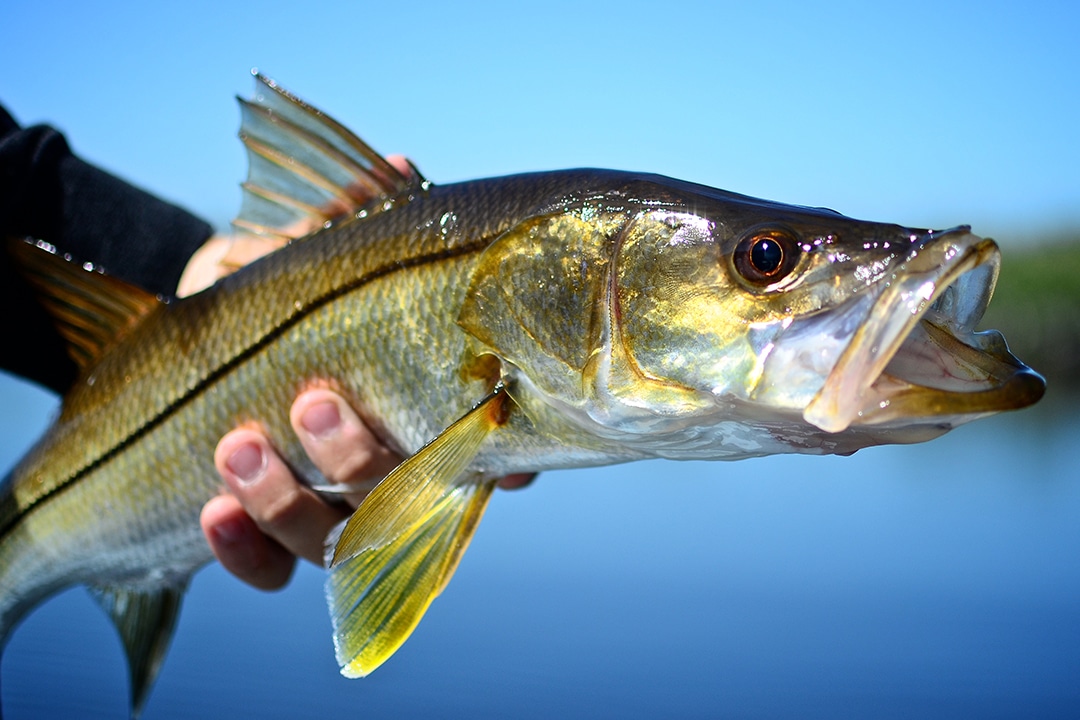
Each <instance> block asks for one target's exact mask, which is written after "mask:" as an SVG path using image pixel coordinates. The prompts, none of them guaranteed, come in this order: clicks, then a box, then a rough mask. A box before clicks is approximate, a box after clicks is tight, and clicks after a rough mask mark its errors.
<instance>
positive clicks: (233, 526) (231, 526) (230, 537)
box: [214, 520, 247, 545]
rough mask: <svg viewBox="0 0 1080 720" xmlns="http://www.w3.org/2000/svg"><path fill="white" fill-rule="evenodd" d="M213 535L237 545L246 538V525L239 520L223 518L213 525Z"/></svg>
mask: <svg viewBox="0 0 1080 720" xmlns="http://www.w3.org/2000/svg"><path fill="white" fill-rule="evenodd" d="M214 535H216V536H217V537H218V539H219V540H221V541H223V542H225V543H227V544H229V545H239V544H240V543H241V541H243V540H245V539H246V538H247V525H246V524H244V522H243V521H240V520H223V521H222V522H219V523H218V524H217V525H215V526H214Z"/></svg>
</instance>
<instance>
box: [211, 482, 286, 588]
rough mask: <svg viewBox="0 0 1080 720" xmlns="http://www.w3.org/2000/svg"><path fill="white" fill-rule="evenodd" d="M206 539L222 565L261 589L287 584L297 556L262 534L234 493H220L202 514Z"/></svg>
mask: <svg viewBox="0 0 1080 720" xmlns="http://www.w3.org/2000/svg"><path fill="white" fill-rule="evenodd" d="M199 524H200V525H202V530H203V534H204V535H205V536H206V542H207V543H208V544H209V545H210V549H211V550H212V551H213V553H214V556H215V557H216V558H217V559H218V561H219V562H220V563H221V564H222V566H223V567H224V568H225V569H226V570H228V571H229V572H231V573H232V574H233V575H235V576H236V577H238V578H240V579H241V580H243V581H244V582H246V583H248V584H249V585H253V586H255V587H257V588H259V589H260V590H277V589H278V588H281V587H284V586H285V583H287V582H288V581H289V577H290V576H291V575H292V571H293V567H295V566H296V556H294V555H293V554H292V553H290V552H289V551H288V550H286V549H285V548H283V547H282V546H281V545H280V544H279V543H277V542H276V541H274V540H273V539H271V538H269V537H267V536H266V535H264V534H263V532H262V530H260V529H259V527H258V526H257V525H256V524H255V521H254V520H252V519H251V518H250V517H249V516H248V514H247V513H246V512H245V511H244V507H243V506H242V505H241V504H240V501H239V500H237V499H236V498H235V497H233V496H232V495H219V496H217V497H215V498H213V499H212V500H210V502H208V503H206V505H204V506H203V509H202V514H201V515H200V516H199Z"/></svg>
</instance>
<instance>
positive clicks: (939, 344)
mask: <svg viewBox="0 0 1080 720" xmlns="http://www.w3.org/2000/svg"><path fill="white" fill-rule="evenodd" d="M260 80H261V81H262V83H263V84H262V86H260V87H261V91H262V92H265V93H267V96H268V97H267V98H266V100H265V105H266V106H267V107H268V108H269V110H268V111H265V112H264V111H263V110H262V109H261V107H262V106H261V105H260V104H259V103H256V104H252V105H250V106H248V108H247V109H248V112H249V113H251V114H253V115H252V116H251V117H248V118H247V119H246V120H245V128H247V129H249V130H251V133H252V134H251V135H249V136H248V138H246V141H247V143H248V147H249V150H251V151H252V153H253V162H254V164H256V165H257V164H258V163H260V162H261V163H264V164H265V163H270V164H274V163H275V162H277V161H278V160H280V159H281V158H282V157H288V158H295V157H306V155H304V153H303V152H301V151H302V150H304V148H307V149H308V150H310V147H320V146H326V145H332V144H334V143H338V142H339V141H340V143H342V144H343V145H348V146H349V147H353V148H355V147H360V145H362V144H360V145H357V143H360V141H359V140H358V139H356V138H355V137H354V136H352V135H351V134H350V133H348V132H347V131H345V130H344V129H343V128H340V126H337V124H336V123H333V122H332V121H330V120H329V119H328V118H325V116H322V115H321V114H319V113H317V112H314V111H312V109H311V108H308V107H307V106H305V105H303V104H302V103H300V102H299V101H296V100H295V99H294V98H292V97H291V96H288V95H287V94H286V93H283V92H281V91H278V90H277V89H276V88H275V86H273V85H272V83H269V82H268V81H266V80H265V79H262V78H260ZM259 123H263V125H265V126H267V127H269V131H267V130H266V127H263V128H262V133H263V134H262V135H260V134H259V132H260V130H259V127H258V126H259ZM275 132H277V133H278V134H279V135H281V134H282V133H283V134H284V136H285V139H283V140H282V139H281V138H280V137H278V136H276V135H275V134H274V133H275ZM275 137H278V141H277V142H276V144H275V140H274V138H275ZM311 137H314V138H315V140H312V139H311ZM282 145H284V146H287V147H284V148H282V147H280V146H282ZM275 148H276V149H275ZM298 148H299V149H298ZM334 148H338V149H335V150H334V151H333V152H330V151H328V150H326V149H325V147H324V148H323V150H322V152H323V154H324V155H327V156H333V157H334V158H336V157H337V155H340V154H343V153H346V151H347V150H348V148H345V149H340V148H339V146H338V145H334ZM365 148H366V146H362V148H361V153H360V154H361V155H363V150H364V149H365ZM368 152H369V151H368ZM365 157H366V156H365ZM380 161H381V159H378V158H377V159H376V160H375V161H374V163H373V164H374V170H371V169H370V168H368V169H367V170H366V171H365V172H367V173H368V174H369V175H371V176H374V177H375V178H376V180H374V181H372V182H374V183H375V184H376V185H378V182H379V178H378V176H380V173H381V174H382V175H383V176H385V174H386V172H387V171H386V170H385V167H386V166H385V164H381V163H380ZM313 162H314V161H313ZM279 164H281V163H279ZM286 164H287V163H286ZM353 164H363V163H362V162H361V161H360V160H357V161H355V162H353ZM254 173H255V171H254V170H253V174H254ZM326 174H330V173H326ZM358 176H361V177H364V178H367V176H366V175H364V174H363V172H359V171H358ZM256 177H262V178H266V177H274V175H273V173H272V172H270V171H266V170H264V171H263V174H262V175H256ZM384 179H385V178H384ZM328 184H329V183H314V185H317V186H319V187H321V186H322V185H328ZM339 184H340V183H339ZM384 186H385V187H383V189H382V190H381V191H378V192H369V193H367V195H365V196H363V197H364V198H365V202H363V203H360V202H357V203H356V205H357V206H358V207H355V208H351V209H349V211H348V213H347V214H346V215H343V216H339V217H337V219H335V220H334V221H333V222H332V223H327V226H326V227H325V228H323V229H321V230H319V231H318V232H315V233H312V234H310V235H308V236H306V237H304V238H303V239H300V240H297V241H295V242H293V243H291V244H290V245H288V246H287V247H285V248H283V249H282V250H279V251H277V252H275V253H272V254H271V255H269V256H267V257H266V258H264V259H262V260H260V261H258V262H256V263H254V264H252V265H250V266H248V267H246V268H244V269H242V270H241V271H239V272H237V273H235V274H234V275H232V276H230V277H228V278H225V279H224V280H222V281H220V282H219V283H218V284H216V285H215V286H213V287H212V288H210V289H208V290H206V291H204V292H202V293H200V294H198V295H195V296H193V297H190V298H186V299H183V300H179V301H174V302H170V303H168V304H158V303H155V302H152V301H150V300H147V299H145V298H143V299H142V300H141V301H139V302H135V303H133V304H132V306H130V307H122V308H119V309H115V308H111V309H110V308H102V307H100V305H95V306H94V307H93V308H92V312H91V315H93V316H94V317H100V316H102V315H103V314H105V313H106V312H114V314H115V316H116V317H118V318H120V320H123V319H124V318H125V317H129V318H130V322H127V323H125V322H121V321H118V320H116V319H115V318H114V319H113V320H110V323H111V328H110V329H111V330H112V331H114V338H115V339H114V340H112V341H109V340H106V341H102V342H100V343H99V345H100V347H97V346H96V345H94V343H93V342H90V343H89V346H90V347H91V350H90V351H88V355H89V358H90V359H89V361H88V362H87V363H86V366H85V368H84V371H83V374H82V376H81V378H80V380H79V382H78V384H77V386H76V387H75V388H74V389H73V390H72V391H71V393H70V394H69V395H68V397H66V398H65V400H64V405H63V409H62V412H61V414H60V416H59V418H58V419H57V421H56V423H55V424H54V426H53V427H52V429H51V430H50V431H49V433H48V434H47V435H46V436H45V438H43V440H42V441H41V442H40V443H39V444H38V445H37V446H36V447H35V448H34V449H33V451H31V453H30V454H29V455H28V456H27V457H26V458H25V459H24V460H23V461H22V462H21V463H20V464H19V466H18V467H17V468H16V469H15V470H14V471H13V473H12V475H11V476H10V478H9V479H8V481H7V483H6V484H5V485H4V493H3V495H2V497H0V636H3V635H6V634H7V633H9V632H10V629H11V628H12V626H13V625H14V624H15V623H16V622H17V621H18V619H19V618H20V617H21V616H22V615H23V614H24V613H25V612H27V611H28V610H29V609H30V608H31V607H32V606H33V605H35V604H37V603H38V602H40V601H41V600H42V599H43V598H44V597H46V596H47V595H48V594H50V593H52V592H54V591H56V590H57V589H59V588H62V587H65V586H68V585H72V584H86V585H88V586H91V587H92V588H94V589H95V592H96V594H97V596H98V598H99V600H101V602H102V604H103V606H104V607H105V609H106V610H107V611H108V612H109V613H110V615H111V616H112V617H113V619H114V621H115V622H116V623H117V626H118V628H119V629H120V632H121V635H122V637H123V638H124V642H125V647H126V649H127V652H128V656H129V661H130V663H131V665H132V687H133V694H134V697H133V702H134V705H135V706H136V707H138V706H139V705H140V704H141V701H142V699H143V698H144V697H145V691H146V688H147V687H148V685H149V683H150V682H151V681H152V679H153V676H154V673H155V672H156V667H157V662H158V661H159V660H160V658H161V655H162V654H163V653H164V651H165V648H166V646H167V642H168V638H169V635H170V633H171V629H172V623H173V621H174V620H175V617H176V612H177V608H178V605H179V597H180V594H181V593H182V590H183V587H184V586H185V584H186V582H187V579H188V578H189V577H190V575H191V574H192V573H193V572H194V570H195V569H196V568H197V567H199V566H200V565H202V564H203V563H205V562H207V561H209V560H210V559H211V555H210V552H209V549H208V547H207V546H206V543H205V541H204V539H203V537H202V534H201V531H200V529H199V521H198V517H199V512H200V510H201V508H202V506H203V505H204V504H205V503H206V501H207V500H208V499H210V498H211V497H213V496H214V495H215V494H217V493H219V492H221V491H222V487H221V483H220V480H219V478H218V475H217V473H216V471H215V469H214V465H213V455H214V448H215V445H216V443H217V441H218V440H219V439H220V437H221V436H222V435H223V434H225V433H226V432H228V431H229V430H231V429H233V428H235V427H236V426H237V425H240V424H244V423H253V424H256V425H258V426H259V427H261V428H262V429H263V430H264V431H265V432H266V434H267V435H268V437H269V438H270V439H271V441H272V443H273V444H274V446H275V447H276V448H278V450H279V451H280V452H281V453H282V454H283V455H284V456H285V457H286V458H287V460H288V461H289V462H290V463H292V464H293V466H294V467H296V468H298V469H300V470H301V471H302V472H303V473H305V474H306V475H307V477H308V478H309V479H311V480H312V481H313V482H316V483H317V477H318V476H317V472H316V471H315V469H314V468H313V467H311V465H310V463H309V461H308V460H307V458H306V456H305V455H304V453H303V450H302V448H301V447H300V445H299V442H298V441H297V439H296V437H295V435H294V433H293V432H292V429H291V426H290V423H289V417H288V409H289V407H290V405H291V403H292V401H293V399H294V398H295V396H296V394H297V393H299V392H300V391H302V390H304V389H305V388H308V387H311V386H313V385H324V386H327V387H331V388H333V389H335V390H336V391H338V392H340V393H342V394H343V395H344V396H345V397H346V398H347V399H348V400H349V402H350V403H351V404H352V405H353V406H354V407H355V408H356V409H357V410H358V411H359V412H360V414H361V415H362V417H363V418H364V419H365V421H366V422H367V423H368V424H369V425H370V426H371V427H372V428H373V429H374V430H375V432H376V433H377V434H378V435H379V437H380V438H381V439H382V440H383V441H385V442H386V443H387V444H388V445H389V446H391V447H392V448H394V449H395V450H397V451H399V452H401V453H402V454H403V455H405V456H408V457H409V460H407V461H406V462H405V463H404V464H403V465H402V466H401V467H399V468H398V470H395V471H394V473H392V474H391V475H390V476H388V478H387V479H386V480H385V481H383V483H381V484H380V485H379V487H378V488H377V489H376V490H375V491H374V492H373V493H372V495H371V496H370V497H369V499H368V500H366V501H365V502H364V504H363V505H362V506H361V508H360V509H359V510H358V511H357V514H356V515H355V516H354V517H353V519H352V520H351V521H350V522H349V524H348V525H346V526H345V527H344V529H343V531H342V535H341V538H340V540H339V541H338V542H337V547H336V551H335V553H334V557H333V569H332V570H331V575H330V580H329V583H328V594H329V599H330V605H331V613H332V616H333V618H334V623H335V633H336V635H335V642H336V644H337V648H338V657H339V660H340V661H341V664H342V666H343V668H344V672H346V674H351V675H362V674H366V673H367V672H369V671H370V670H371V669H373V668H374V667H376V666H377V665H378V664H379V663H381V662H382V661H384V660H385V659H386V657H388V656H389V655H390V654H391V653H392V652H393V651H394V650H395V649H396V648H397V647H398V646H399V645H400V644H401V643H402V642H403V641H404V639H405V638H406V637H407V636H408V634H409V633H410V632H411V631H412V629H413V628H414V627H415V625H416V623H417V622H418V621H419V619H420V616H421V615H422V614H423V612H424V609H426V607H427V604H428V603H429V602H430V601H431V599H432V598H433V597H434V596H435V595H437V594H438V592H440V591H441V590H442V588H443V587H444V586H445V584H446V582H447V581H448V580H449V577H450V575H451V574H452V572H453V569H454V567H456V564H457V562H458V560H459V559H460V556H461V553H462V552H463V550H464V547H465V546H466V545H467V543H468V540H469V538H470V537H471V534H472V532H473V530H474V529H475V526H476V523H477V522H478V520H479V517H480V515H481V514H482V512H483V508H484V504H485V502H486V499H487V496H488V493H489V492H490V489H491V487H492V479H493V478H496V477H499V476H501V475H505V474H507V473H512V472H529V471H536V470H544V469H549V468H557V467H575V466H586V465H596V464H603V463H612V462H622V461H627V460H633V459H638V458H645V457H669V458H712V459H736V458H741V457H749V456H754V455H765V454H772V453H778V452H803V453H834V452H835V453H849V452H853V451H855V450H857V449H859V448H861V447H865V446H867V445H873V444H879V443H882V442H913V441H918V440H923V439H928V438H930V437H933V436H935V435H938V434H940V433H942V432H945V431H946V430H948V429H949V428H951V427H953V426H954V425H956V424H959V423H961V422H966V421H967V420H970V419H973V418H975V417H979V416H981V415H985V414H988V413H991V412H996V411H999V410H1003V409H1009V408H1016V407H1022V406H1024V405H1027V404H1030V403H1031V402H1034V401H1035V400H1037V399H1038V397H1039V396H1040V395H1041V392H1042V381H1041V379H1040V378H1038V376H1037V375H1035V374H1034V373H1033V372H1031V371H1030V370H1029V369H1028V368H1026V367H1025V366H1023V365H1022V364H1021V363H1020V362H1019V361H1017V360H1016V359H1015V358H1013V357H1012V356H1011V355H1009V354H1008V352H1007V350H1006V349H1005V347H1004V342H1003V341H1001V340H1000V336H997V335H996V334H983V333H975V332H974V328H975V323H976V322H977V321H978V319H979V317H980V316H981V313H982V310H983V309H984V308H985V306H986V303H987V302H988V301H989V297H990V293H991V292H992V288H993V283H994V279H995V277H996V274H997V268H998V263H999V259H998V253H997V249H996V246H994V245H993V243H992V241H988V240H982V239H980V238H978V237H976V236H974V235H971V234H970V233H969V232H967V230H966V228H959V229H956V230H953V231H947V232H943V233H932V232H929V231H919V230H911V229H907V228H902V227H899V226H895V225H883V224H876V223H866V222H861V221H856V220H852V219H849V218H846V217H843V216H841V215H839V214H837V213H834V212H832V211H828V210H821V209H811V208H800V207H794V206H788V205H781V204H777V203H770V202H765V201H761V200H755V199H753V198H748V197H745V196H740V195H736V194H732V193H726V192H723V191H719V190H715V189H712V188H707V187H703V186H699V185H693V184H689V183H684V182H680V181H675V180H671V179H668V178H663V177H659V176H653V175H642V174H630V173H617V172H610V171H591V170H580V171H565V172H554V173H539V174H531V175H520V176H513V177H507V178H497V179H492V180H481V181H474V182H468V183H460V184H455V185H446V186H437V185H435V186H433V185H429V184H427V183H426V182H422V181H420V180H416V181H412V182H408V181H406V180H405V179H404V178H399V179H394V178H391V179H390V181H389V182H386V183H384ZM291 187H292V190H293V192H292V194H293V195H302V194H303V192H306V186H304V187H303V188H300V189H299V190H298V189H297V186H296V181H295V179H294V181H293V185H292V186H291ZM312 192H314V191H312ZM288 194H289V193H285V192H283V191H282V189H281V188H280V187H278V186H273V185H272V183H271V182H269V181H263V182H262V183H261V184H253V185H252V186H251V187H249V189H248V198H249V200H250V202H251V203H252V204H253V206H257V205H258V204H259V203H263V204H264V205H265V204H269V206H270V207H269V208H266V207H264V208H263V209H262V210H261V211H259V210H258V209H257V208H255V209H250V208H249V210H248V211H247V212H246V213H242V216H241V220H243V221H245V222H247V224H248V225H250V226H251V227H254V228H255V229H256V231H268V232H269V231H273V229H274V228H276V227H283V226H285V225H287V224H288V222H289V221H292V220H295V219H296V213H306V212H308V210H302V211H297V210H295V208H296V207H301V206H302V207H303V208H312V207H318V206H320V205H322V206H327V203H326V202H325V201H326V198H314V199H311V198H308V199H305V200H304V202H303V203H301V202H299V201H297V202H295V203H294V202H291V201H290V202H286V200H285V199H283V197H284V196H285V195H288ZM330 205H332V206H333V207H335V208H338V209H340V206H338V205H334V204H333V203H331V204H330ZM282 208H285V209H284V210H282ZM279 211H280V212H281V213H284V217H278V218H272V216H273V215H274V213H275V212H279ZM290 213H293V214H291V215H290ZM252 218H254V219H252ZM268 218H272V219H268ZM241 224H243V223H241ZM18 253H19V255H20V256H21V257H23V261H24V262H25V263H26V264H27V265H28V266H29V267H30V268H31V269H32V270H33V271H34V272H36V273H37V275H39V276H41V277H44V278H46V279H45V280H44V281H43V285H44V286H46V289H47V290H48V288H49V286H50V283H52V292H53V295H54V298H59V299H60V300H63V299H65V298H66V299H67V302H71V300H70V299H71V298H72V297H73V296H78V297H82V296H84V295H87V294H93V293H86V292H81V291H84V290H87V289H88V288H89V289H91V290H92V289H93V288H94V286H95V284H96V283H98V282H100V279H99V277H97V276H94V277H90V274H89V273H84V274H85V275H86V277H83V276H82V275H80V272H81V271H80V270H79V269H78V268H72V267H66V268H65V267H63V266H64V263H63V261H62V260H59V259H57V258H54V257H52V256H50V255H49V254H48V253H46V252H44V251H40V250H38V249H37V248H34V247H31V246H20V248H19V250H18ZM68 265H70V263H69V264H68ZM49 276H53V277H54V278H56V277H58V278H60V280H59V281H55V280H49V279H48V278H49ZM57 287H59V290H58V289H57ZM99 289H100V288H99ZM113 289H114V290H115V291H117V292H119V290H118V289H117V288H113ZM75 290H78V291H80V292H74V291H75ZM132 292H134V291H132ZM99 294H100V293H99ZM110 317H112V316H111V315H110ZM91 334H93V333H91Z"/></svg>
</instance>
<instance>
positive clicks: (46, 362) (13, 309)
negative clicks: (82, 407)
mask: <svg viewBox="0 0 1080 720" xmlns="http://www.w3.org/2000/svg"><path fill="white" fill-rule="evenodd" d="M0 231H2V232H0V237H2V238H3V239H5V240H6V238H11V237H15V238H22V237H31V238H34V239H38V240H44V241H46V242H48V243H50V244H52V245H55V246H56V247H57V249H58V250H59V251H60V252H63V253H70V254H71V255H72V257H74V258H77V259H78V260H80V261H84V262H92V263H94V264H95V265H99V266H101V267H104V268H105V270H106V271H107V272H108V273H110V274H112V275H115V276H117V277H119V278H121V279H123V280H126V281H127V282H130V283H133V284H135V285H139V286H141V287H143V288H145V289H147V290H149V291H151V292H153V293H157V294H161V295H171V294H172V293H173V292H174V291H175V290H176V284H177V282H178V281H179V279H180V274H181V272H182V271H183V269H184V266H185V265H186V264H187V261H188V258H190V257H191V254H192V253H194V252H195V250H196V249H198V248H199V246H200V245H202V244H203V243H204V242H205V241H206V240H207V238H209V237H210V235H211V232H212V229H211V227H210V226H209V225H208V224H207V223H206V222H204V221H202V220H200V219H199V218H197V217H195V216H193V215H191V214H190V213H188V212H186V211H184V210H182V209H181V208H178V207H176V206H175V205H171V204H169V203H167V202H164V201H162V200H159V199H158V198H155V197H154V196H152V195H150V194H148V193H146V192H144V191H142V190H139V189H138V188H135V187H132V186H131V185H129V184H127V183H125V182H123V181H122V180H119V179H118V178H116V177H114V176H112V175H110V174H108V173H106V172H104V171H102V170H99V169H98V168H95V167H93V166H91V165H89V164H87V163H85V162H83V161H82V160H80V159H79V158H77V157H76V156H75V155H73V154H72V152H71V149H70V148H69V147H68V144H67V142H66V141H65V140H64V137H63V136H62V135H61V134H60V133H59V132H57V131H56V130H54V129H52V128H49V127H45V126H36V127H31V128H25V129H23V128H20V127H19V126H18V124H17V123H16V122H15V121H14V120H13V119H12V117H11V116H10V115H9V114H8V113H7V112H6V111H5V110H4V108H3V107H0ZM6 248H7V243H6V242H5V243H4V249H3V251H2V252H0V303H2V304H0V308H3V311H2V312H0V337H3V338H4V341H3V343H2V344H0V369H2V370H6V371H8V372H11V373H15V374H17V375H21V376H23V377H25V378H28V379H30V380H33V381H35V382H37V383H40V384H41V385H44V386H45V387H48V388H51V389H53V390H55V391H56V392H59V393H63V392H65V391H66V389H67V388H68V387H69V386H70V385H71V383H72V382H73V381H74V379H75V373H76V370H75V366H74V363H73V362H72V361H71V360H70V359H69V358H68V356H67V352H66V350H65V348H64V346H63V342H62V341H61V339H60V337H59V335H58V334H57V333H56V331H55V330H54V329H53V326H52V322H51V321H50V320H49V319H48V317H47V316H46V315H45V312H44V310H43V309H42V308H41V307H40V306H39V305H38V304H37V302H36V300H35V299H34V295H33V292H32V291H31V290H30V289H29V288H28V287H27V285H26V283H25V281H23V279H22V278H21V276H19V275H18V273H17V272H16V271H15V269H14V268H13V267H12V261H11V258H10V256H9V255H8V252H7V249H6Z"/></svg>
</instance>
